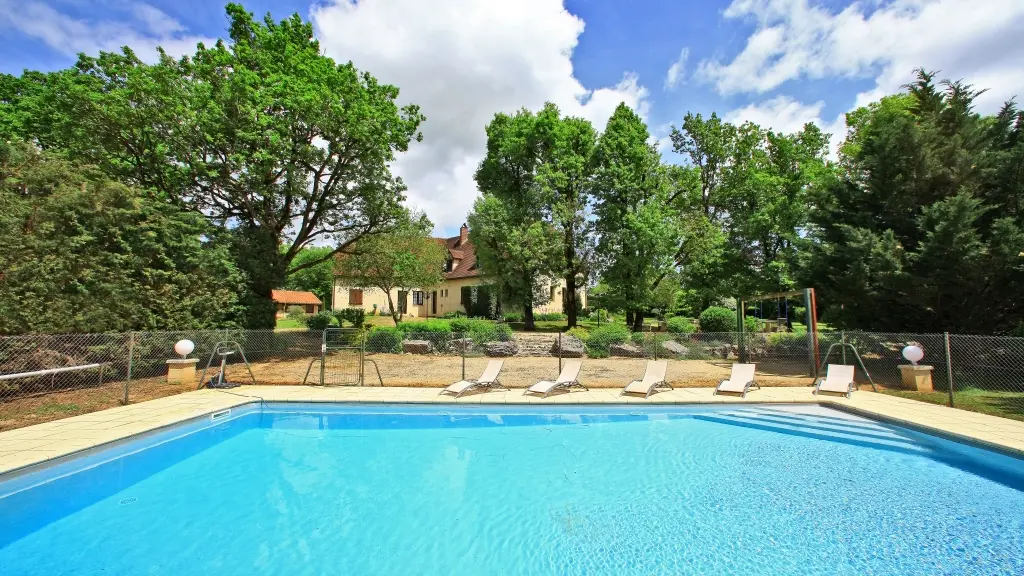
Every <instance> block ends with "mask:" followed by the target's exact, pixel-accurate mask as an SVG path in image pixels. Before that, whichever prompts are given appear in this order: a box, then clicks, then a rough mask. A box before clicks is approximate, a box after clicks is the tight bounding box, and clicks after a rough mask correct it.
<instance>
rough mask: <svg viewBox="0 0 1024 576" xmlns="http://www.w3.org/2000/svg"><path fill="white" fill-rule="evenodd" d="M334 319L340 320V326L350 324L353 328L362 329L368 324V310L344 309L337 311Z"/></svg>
mask: <svg viewBox="0 0 1024 576" xmlns="http://www.w3.org/2000/svg"><path fill="white" fill-rule="evenodd" d="M334 317H335V318H337V319H338V326H344V323H345V322H348V323H349V324H351V325H352V327H353V328H362V327H363V324H364V323H366V310H363V309H362V308H344V309H342V310H337V311H336V312H335V313H334Z"/></svg>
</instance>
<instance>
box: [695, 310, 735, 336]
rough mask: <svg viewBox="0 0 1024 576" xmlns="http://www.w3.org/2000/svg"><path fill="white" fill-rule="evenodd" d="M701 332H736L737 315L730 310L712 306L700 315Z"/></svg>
mask: <svg viewBox="0 0 1024 576" xmlns="http://www.w3.org/2000/svg"><path fill="white" fill-rule="evenodd" d="M699 323H700V331H701V332H735V331H736V313H735V312H733V311H732V310H730V309H728V308H722V307H721V306H712V307H710V308H708V309H707V310H705V311H703V312H701V313H700V320H699Z"/></svg>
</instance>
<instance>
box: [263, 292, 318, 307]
mask: <svg viewBox="0 0 1024 576" xmlns="http://www.w3.org/2000/svg"><path fill="white" fill-rule="evenodd" d="M270 296H271V298H273V300H274V302H279V303H281V304H323V302H321V301H320V299H319V298H317V297H316V294H313V293H312V292H300V291H298V290H271V291H270Z"/></svg>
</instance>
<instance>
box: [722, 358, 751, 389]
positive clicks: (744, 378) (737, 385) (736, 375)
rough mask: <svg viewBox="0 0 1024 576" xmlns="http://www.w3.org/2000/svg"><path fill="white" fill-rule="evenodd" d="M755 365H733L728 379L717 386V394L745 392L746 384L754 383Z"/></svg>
mask: <svg viewBox="0 0 1024 576" xmlns="http://www.w3.org/2000/svg"><path fill="white" fill-rule="evenodd" d="M756 368H757V365H756V364H733V365H732V373H731V374H729V379H728V380H724V381H723V382H722V383H721V384H719V385H718V391H719V392H739V393H743V392H746V387H747V384H749V383H750V382H753V381H754V372H755V371H756Z"/></svg>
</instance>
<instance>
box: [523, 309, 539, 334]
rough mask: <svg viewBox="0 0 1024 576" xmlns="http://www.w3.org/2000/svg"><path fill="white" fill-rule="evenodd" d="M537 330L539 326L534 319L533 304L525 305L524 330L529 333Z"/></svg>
mask: <svg viewBox="0 0 1024 576" xmlns="http://www.w3.org/2000/svg"><path fill="white" fill-rule="evenodd" d="M536 329H537V324H536V323H535V322H534V319H533V304H524V305H523V330H526V331H527V332H533V331H534V330H536Z"/></svg>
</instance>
